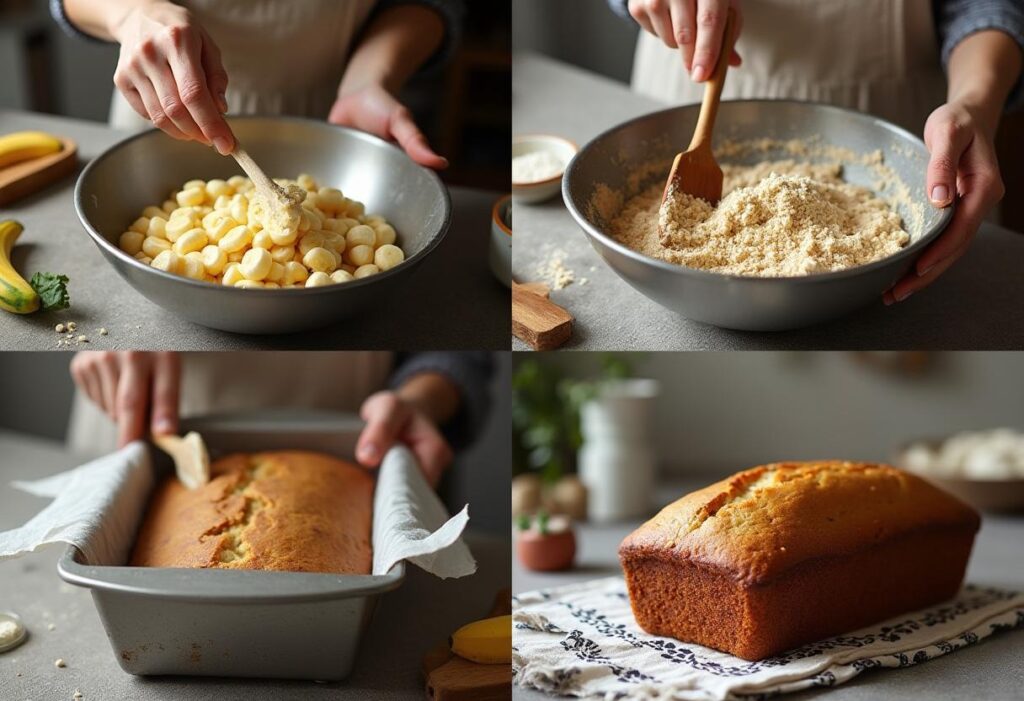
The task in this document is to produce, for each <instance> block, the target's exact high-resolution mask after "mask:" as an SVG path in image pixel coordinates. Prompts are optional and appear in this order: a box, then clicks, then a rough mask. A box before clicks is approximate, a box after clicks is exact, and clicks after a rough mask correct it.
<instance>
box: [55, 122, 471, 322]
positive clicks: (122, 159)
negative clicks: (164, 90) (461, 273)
mask: <svg viewBox="0 0 1024 701" xmlns="http://www.w3.org/2000/svg"><path fill="white" fill-rule="evenodd" d="M228 122H229V123H230V124H231V128H232V130H233V131H234V133H235V135H236V136H237V137H238V140H239V142H240V143H242V144H243V145H244V146H245V148H246V150H247V151H248V152H249V154H250V155H251V156H252V157H253V158H254V159H255V160H256V162H257V163H258V164H259V165H260V166H261V167H262V168H263V169H264V171H266V173H267V174H268V175H270V177H272V178H295V177H296V176H298V175H299V173H309V174H310V175H312V176H313V177H314V178H315V179H316V180H317V182H318V183H319V184H320V185H321V186H330V187H337V188H340V189H341V191H342V192H343V193H345V195H346V196H347V197H350V198H352V199H356V200H359V201H360V202H363V203H364V204H365V205H366V211H367V212H372V213H378V214H383V215H384V216H385V217H386V218H387V219H388V221H389V222H391V223H392V224H393V225H394V227H395V231H396V232H397V234H398V241H397V243H398V244H399V245H400V246H401V247H402V249H403V250H404V251H405V254H406V261H405V262H404V263H402V264H401V265H399V266H396V267H394V268H392V269H391V270H388V271H384V272H382V273H379V274H377V275H373V276H371V277H368V278H363V279H361V280H353V281H351V282H347V283H344V284H340V285H326V286H324V287H310V288H289V289H277V290H260V289H255V290H246V289H240V288H236V287H225V286H224V285H218V284H213V283H207V282H201V281H198V280H191V279H189V278H185V277H181V276H179V275H172V274H170V273H166V272H164V271H162V270H157V269H156V268H152V267H150V266H148V265H146V264H144V263H141V262H139V261H137V260H135V259H134V258H133V257H131V256H130V255H128V254H127V253H124V252H123V251H121V250H120V249H119V248H118V246H117V241H118V237H120V235H121V233H122V232H123V231H125V229H127V227H128V225H129V224H130V223H131V222H133V221H135V219H136V218H138V216H139V215H140V213H141V212H142V210H143V209H145V208H146V207H147V206H148V205H153V204H156V205H159V203H162V202H163V201H164V200H166V199H167V195H168V194H169V193H170V192H171V191H172V190H174V189H177V188H180V187H181V185H182V184H183V183H184V182H186V181H188V180H192V179H196V178H199V179H202V180H210V179H211V178H229V177H231V176H232V175H242V171H241V169H240V168H239V167H238V166H237V165H236V164H235V161H234V159H232V158H226V157H224V156H221V155H219V154H218V153H217V152H216V151H215V150H214V149H212V148H209V147H206V146H202V145H200V144H197V143H195V142H182V141H176V140H174V139H172V138H171V137H169V136H167V135H166V134H164V133H163V132H160V131H157V130H155V129H152V130H149V131H146V132H143V133H141V134H137V135H135V136H132V137H129V138H128V139H125V140H124V141H121V142H119V143H117V144H115V145H114V146H111V147H110V148H109V149H107V150H106V151H105V152H104V153H102V154H101V155H100V156H99V157H97V158H96V159H95V160H93V161H92V162H91V163H90V164H89V165H88V166H87V167H86V168H85V169H84V170H83V171H82V174H81V175H80V176H79V178H78V184H77V185H76V187H75V209H76V210H77V212H78V217H79V219H80V220H81V222H82V225H83V226H84V227H85V230H86V232H87V233H88V234H89V236H90V237H91V238H92V240H93V242H94V243H95V244H96V245H97V246H98V247H99V249H100V251H101V252H102V253H103V255H104V257H105V258H106V259H107V260H108V261H109V262H110V264H111V265H112V266H114V269H115V270H117V272H118V273H119V274H120V275H121V276H122V277H123V278H124V279H125V280H127V281H128V283H129V284H131V285H132V287H134V288H135V289H136V290H138V291H139V292H140V293H142V295H144V296H145V297H147V298H148V299H149V300H150V301H151V302H153V303H155V304H158V305H159V306H161V307H163V308H165V309H168V310H170V311H172V312H174V313H176V314H178V315H180V316H182V317H184V318H186V319H189V320H190V321H194V322H195V323H197V324H202V325H203V326H209V327H212V328H215V329H222V330H224V331H234V332H237V333H248V334H268V333H290V332H295V331H302V330H308V329H312V328H317V327H322V326H327V325H329V324H333V323H335V322H337V321H339V320H341V319H345V318H347V317H350V316H352V315H354V314H355V313H356V312H358V311H361V310H365V309H366V308H368V307H369V306H371V305H374V304H379V303H380V299H381V297H382V296H384V295H389V294H392V293H394V292H395V291H396V290H399V289H403V290H404V292H405V293H406V294H408V293H409V292H410V287H409V286H410V285H419V286H420V288H422V289H428V288H427V286H429V285H430V281H429V280H424V279H422V278H419V279H417V278H414V277H413V276H412V275H411V273H412V272H413V271H414V270H415V269H416V267H417V266H418V265H419V264H420V263H421V262H422V261H423V260H424V259H425V258H426V257H427V256H428V255H430V254H431V253H432V252H433V251H434V249H435V248H436V247H437V245H438V244H439V243H440V242H441V240H442V239H443V238H444V236H445V234H446V233H447V232H448V226H449V222H450V219H451V200H450V198H449V196H448V190H447V189H446V188H445V186H444V184H443V183H442V182H441V180H440V178H438V177H437V175H436V174H435V173H433V172H432V171H430V170H428V169H426V168H423V167H421V166H419V165H416V164H415V163H413V162H412V161H411V160H410V159H409V157H408V156H406V155H405V153H404V152H402V151H401V149H399V148H397V147H395V146H393V145H392V144H389V143H387V142H385V141H383V140H381V139H378V138H377V137H375V136H371V135H369V134H365V133H363V132H360V131H356V130H354V129H346V128H344V127H338V126H333V125H330V124H326V123H324V122H318V121H314V120H309V119H300V118H294V117H232V118H230V119H229V120H228Z"/></svg>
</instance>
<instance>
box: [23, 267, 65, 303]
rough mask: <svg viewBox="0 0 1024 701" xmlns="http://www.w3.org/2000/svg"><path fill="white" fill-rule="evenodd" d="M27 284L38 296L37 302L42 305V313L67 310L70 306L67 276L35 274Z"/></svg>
mask: <svg viewBox="0 0 1024 701" xmlns="http://www.w3.org/2000/svg"><path fill="white" fill-rule="evenodd" d="M28 284H30V285H31V286H32V289H33V290H35V291H36V294H38V295H39V301H40V302H41V303H42V305H43V310H44V311H50V310H53V309H67V308H68V307H70V306H71V295H69V294H68V276H67V275H57V274H55V273H36V274H35V275H33V276H32V279H31V280H29V281H28Z"/></svg>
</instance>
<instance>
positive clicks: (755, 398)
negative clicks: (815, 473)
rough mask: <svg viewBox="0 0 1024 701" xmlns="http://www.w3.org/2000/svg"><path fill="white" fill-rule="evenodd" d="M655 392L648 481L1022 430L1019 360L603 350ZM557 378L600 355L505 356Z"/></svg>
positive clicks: (873, 456) (882, 454)
mask: <svg viewBox="0 0 1024 701" xmlns="http://www.w3.org/2000/svg"><path fill="white" fill-rule="evenodd" d="M615 356H616V357H618V358H621V359H625V360H626V361H627V362H628V363H629V364H630V365H631V367H632V374H633V375H634V376H636V377H650V378H655V379H657V380H658V381H659V383H660V385H661V392H660V396H659V397H658V399H657V401H656V405H655V412H654V416H655V419H654V426H653V427H652V432H653V434H654V436H655V443H656V453H657V455H658V462H659V474H660V475H661V477H662V478H669V479H670V478H671V477H673V476H681V475H687V474H693V473H701V472H709V473H710V472H714V473H731V472H736V471H738V470H740V469H743V468H746V467H751V466H753V465H757V464H761V463H766V462H772V461H777V460H800V459H815V458H839V459H851V460H879V461H887V460H890V459H891V458H892V455H893V451H894V450H895V449H896V448H898V447H899V446H900V445H902V444H903V443H904V442H906V441H908V440H913V439H917V438H921V437H928V436H933V437H939V436H942V435H945V434H948V433H951V432H956V431H961V430H965V429H982V428H994V427H999V426H1008V427H1011V428H1017V429H1024V354H1021V353H981V352H971V353H929V354H913V355H911V356H905V355H901V354H888V353H881V354H866V355H864V354H854V353H845V352H842V353H786V352H761V353H650V354H640V355H634V354H615ZM531 360H538V361H539V362H543V363H546V364H551V365H553V366H555V367H556V368H557V369H559V370H560V371H561V372H563V373H564V374H565V376H567V377H572V378H580V379H586V378H592V377H597V376H598V375H599V374H600V366H601V363H602V354H599V353H566V352H563V353H548V354H544V355H543V356H541V355H539V354H532V355H529V356H524V354H516V357H515V362H516V364H517V365H518V364H520V363H523V362H530V361H531Z"/></svg>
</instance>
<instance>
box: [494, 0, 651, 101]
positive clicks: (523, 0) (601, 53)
mask: <svg viewBox="0 0 1024 701" xmlns="http://www.w3.org/2000/svg"><path fill="white" fill-rule="evenodd" d="M637 31H638V28H637V26H636V25H635V24H633V23H631V22H625V21H623V20H622V19H621V18H620V17H619V16H618V15H616V14H615V13H614V12H612V11H611V10H610V9H608V3H607V2H606V0H558V1H557V2H551V0H513V2H512V50H513V51H533V52H536V53H542V54H546V55H548V56H551V57H552V58H557V59H558V60H560V61H565V62H567V63H572V64H575V65H577V66H579V67H581V68H585V69H587V70H588V71H593V72H595V73H600V74H601V75H605V76H608V77H609V78H614V79H615V80H618V81H621V82H623V83H628V82H629V76H630V72H631V71H632V70H633V47H634V45H635V44H636V35H637Z"/></svg>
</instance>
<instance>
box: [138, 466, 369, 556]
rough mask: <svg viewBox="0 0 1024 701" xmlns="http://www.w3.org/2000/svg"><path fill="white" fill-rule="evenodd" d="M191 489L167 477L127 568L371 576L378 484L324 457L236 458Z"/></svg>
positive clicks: (145, 522) (144, 524)
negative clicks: (372, 525)
mask: <svg viewBox="0 0 1024 701" xmlns="http://www.w3.org/2000/svg"><path fill="white" fill-rule="evenodd" d="M210 477H211V479H210V482H209V483H207V484H205V485H203V486H202V487H200V488H198V489H195V490H189V489H187V488H185V487H184V486H183V485H182V484H181V483H180V482H179V481H178V480H177V479H175V478H173V477H171V478H168V479H167V480H166V481H164V482H163V484H161V485H160V486H159V487H158V488H157V490H156V493H155V495H154V496H153V499H152V501H151V502H150V505H149V510H148V512H147V513H146V517H145V520H144V521H143V524H142V529H141V531H140V532H139V537H138V540H137V541H136V543H135V551H134V553H133V554H132V558H131V561H130V563H129V564H131V565H133V566H139V567H219V568H225V569H247V570H281V571H289V572H334V573H339V574H369V572H370V569H371V554H372V553H371V546H370V517H371V511H372V508H373V506H372V504H373V486H374V483H373V478H372V477H371V476H370V475H369V474H367V472H366V471H364V470H362V469H360V468H359V467H357V466H355V465H353V464H351V463H347V462H344V461H342V460H338V459H337V458H333V457H331V456H329V455H323V454H320V453H310V452H301V451H287V452H274V453H251V454H243V453H238V454H234V455H229V456H227V457H225V458H223V459H221V460H217V461H216V462H214V463H213V465H211V466H210Z"/></svg>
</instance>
